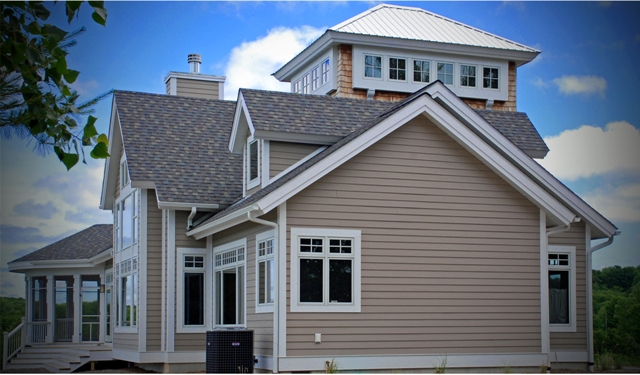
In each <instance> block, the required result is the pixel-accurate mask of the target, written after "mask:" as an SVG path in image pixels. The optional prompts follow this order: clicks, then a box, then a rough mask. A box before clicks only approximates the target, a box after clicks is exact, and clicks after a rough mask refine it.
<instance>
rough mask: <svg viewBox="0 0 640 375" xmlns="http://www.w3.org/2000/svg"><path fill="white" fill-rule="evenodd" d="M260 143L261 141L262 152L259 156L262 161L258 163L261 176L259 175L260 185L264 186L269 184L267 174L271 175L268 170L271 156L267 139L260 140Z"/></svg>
mask: <svg viewBox="0 0 640 375" xmlns="http://www.w3.org/2000/svg"><path fill="white" fill-rule="evenodd" d="M260 143H262V153H261V158H262V163H260V168H261V169H262V177H261V179H260V180H261V183H260V185H261V187H265V186H267V185H268V184H269V176H270V175H271V173H270V171H269V168H270V166H269V163H270V161H269V159H270V158H271V157H270V155H269V153H270V147H269V141H265V140H263V141H261V142H260Z"/></svg>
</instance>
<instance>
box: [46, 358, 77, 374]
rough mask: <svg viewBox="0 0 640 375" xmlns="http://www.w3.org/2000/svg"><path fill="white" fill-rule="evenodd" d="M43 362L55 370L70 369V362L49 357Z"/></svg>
mask: <svg viewBox="0 0 640 375" xmlns="http://www.w3.org/2000/svg"><path fill="white" fill-rule="evenodd" d="M44 364H45V365H47V366H51V367H53V368H55V369H57V370H69V371H70V370H71V364H70V363H69V362H65V361H62V360H56V359H49V360H47V361H44Z"/></svg>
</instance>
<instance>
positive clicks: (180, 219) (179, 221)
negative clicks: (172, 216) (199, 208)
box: [176, 211, 207, 249]
mask: <svg viewBox="0 0 640 375" xmlns="http://www.w3.org/2000/svg"><path fill="white" fill-rule="evenodd" d="M190 213H191V212H189V211H176V247H193V248H199V249H204V248H205V247H207V241H206V240H204V239H202V240H196V239H195V238H193V237H191V236H187V222H188V219H189V214H190Z"/></svg>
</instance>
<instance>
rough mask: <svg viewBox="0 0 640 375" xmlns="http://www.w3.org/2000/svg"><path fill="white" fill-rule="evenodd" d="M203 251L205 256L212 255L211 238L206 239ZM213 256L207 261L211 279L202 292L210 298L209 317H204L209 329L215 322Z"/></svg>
mask: <svg viewBox="0 0 640 375" xmlns="http://www.w3.org/2000/svg"><path fill="white" fill-rule="evenodd" d="M205 249H206V250H207V254H213V237H212V236H208V237H207V239H206V244H205ZM213 262H214V260H213V256H211V260H210V261H209V264H210V267H211V278H210V280H209V283H208V284H207V285H205V287H204V292H205V293H208V294H209V296H208V298H210V305H209V312H210V313H209V315H208V316H205V319H206V320H207V321H206V322H205V324H208V325H209V327H213V326H214V325H215V320H214V316H213V314H214V309H215V306H214V303H215V299H214V298H213V293H214V290H215V289H214V285H213V280H214V279H213V277H214V267H213Z"/></svg>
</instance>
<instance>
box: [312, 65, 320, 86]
mask: <svg viewBox="0 0 640 375" xmlns="http://www.w3.org/2000/svg"><path fill="white" fill-rule="evenodd" d="M319 73H320V67H319V66H316V67H315V68H313V69H311V91H316V90H317V89H318V86H319V79H320V75H319Z"/></svg>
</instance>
